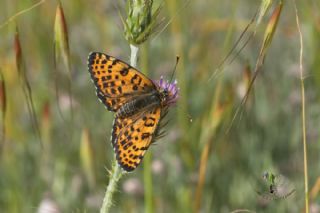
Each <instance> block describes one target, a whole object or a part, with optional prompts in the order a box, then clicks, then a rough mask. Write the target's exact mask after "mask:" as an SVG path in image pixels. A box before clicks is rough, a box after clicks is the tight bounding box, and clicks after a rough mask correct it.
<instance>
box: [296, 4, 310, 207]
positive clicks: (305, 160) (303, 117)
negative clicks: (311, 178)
mask: <svg viewBox="0 0 320 213" xmlns="http://www.w3.org/2000/svg"><path fill="white" fill-rule="evenodd" d="M293 4H294V7H295V13H296V23H297V28H298V32H299V40H300V54H299V70H300V86H301V120H302V137H303V138H302V142H303V168H304V193H305V208H306V211H305V212H306V213H309V184H308V154H307V139H306V110H305V92H304V77H303V64H302V62H303V38H302V33H301V29H300V23H299V16H298V9H297V5H296V2H295V1H293Z"/></svg>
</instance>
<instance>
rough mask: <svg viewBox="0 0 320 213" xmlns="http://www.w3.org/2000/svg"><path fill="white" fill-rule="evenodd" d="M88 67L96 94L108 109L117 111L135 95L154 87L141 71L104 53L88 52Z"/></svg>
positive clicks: (147, 91) (144, 92)
mask: <svg viewBox="0 0 320 213" xmlns="http://www.w3.org/2000/svg"><path fill="white" fill-rule="evenodd" d="M88 68H89V72H90V74H91V78H92V80H93V82H94V84H95V86H96V89H97V96H98V97H99V99H100V100H101V101H102V103H104V104H105V105H106V106H107V108H108V110H110V111H117V110H118V109H119V108H120V107H121V106H122V105H123V104H124V103H127V102H128V101H130V100H132V99H134V98H135V97H136V96H138V95H142V94H146V93H149V92H150V91H152V90H155V89H156V86H155V85H154V83H153V82H152V81H151V80H150V79H149V78H147V77H146V76H145V75H143V74H142V73H141V72H139V71H138V70H136V69H135V68H133V67H131V66H130V65H128V64H127V63H125V62H123V61H121V60H119V59H116V58H114V57H112V56H109V55H106V54H104V53H98V52H93V53H90V55H89V58H88Z"/></svg>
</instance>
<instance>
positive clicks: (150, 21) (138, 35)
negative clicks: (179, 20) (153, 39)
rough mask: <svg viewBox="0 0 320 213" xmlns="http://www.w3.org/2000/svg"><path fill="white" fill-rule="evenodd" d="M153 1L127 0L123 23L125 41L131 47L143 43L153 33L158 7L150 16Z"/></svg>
mask: <svg viewBox="0 0 320 213" xmlns="http://www.w3.org/2000/svg"><path fill="white" fill-rule="evenodd" d="M152 5H153V0H129V1H128V9H127V19H126V20H125V21H123V25H124V28H125V29H124V35H125V38H126V40H127V41H128V42H129V43H130V44H133V45H139V44H141V43H143V42H145V41H146V40H147V39H148V38H149V36H150V35H151V34H152V32H154V29H155V27H156V25H157V17H158V15H159V12H160V7H159V8H157V10H156V11H155V12H154V13H153V14H152Z"/></svg>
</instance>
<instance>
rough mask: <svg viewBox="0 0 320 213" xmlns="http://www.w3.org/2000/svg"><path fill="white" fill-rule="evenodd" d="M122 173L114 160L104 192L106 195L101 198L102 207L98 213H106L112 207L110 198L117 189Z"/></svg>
mask: <svg viewBox="0 0 320 213" xmlns="http://www.w3.org/2000/svg"><path fill="white" fill-rule="evenodd" d="M122 174H123V172H122V170H121V168H120V166H119V165H118V164H117V161H116V159H114V161H113V165H112V171H111V174H110V181H109V185H108V187H107V190H106V194H105V196H104V198H103V203H102V207H101V209H100V213H107V212H109V211H110V207H111V205H112V196H113V194H114V192H115V190H116V188H117V183H118V181H119V180H120V178H121V176H122Z"/></svg>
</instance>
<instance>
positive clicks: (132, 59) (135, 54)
mask: <svg viewBox="0 0 320 213" xmlns="http://www.w3.org/2000/svg"><path fill="white" fill-rule="evenodd" d="M130 50H131V56H130V65H131V66H133V67H137V61H138V51H139V47H137V46H135V45H132V44H130Z"/></svg>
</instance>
